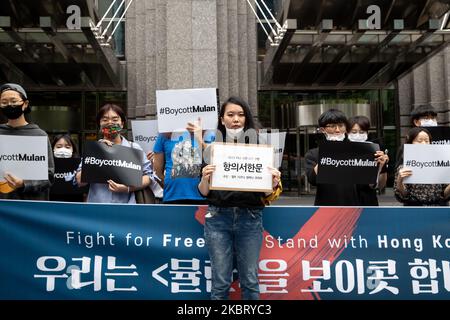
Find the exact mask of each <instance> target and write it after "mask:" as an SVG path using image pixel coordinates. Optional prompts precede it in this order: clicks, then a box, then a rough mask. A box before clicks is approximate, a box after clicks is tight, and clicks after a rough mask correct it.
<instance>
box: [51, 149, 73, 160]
mask: <svg viewBox="0 0 450 320" xmlns="http://www.w3.org/2000/svg"><path fill="white" fill-rule="evenodd" d="M53 155H54V156H55V158H71V157H72V150H71V149H68V148H57V149H55V150H54V151H53Z"/></svg>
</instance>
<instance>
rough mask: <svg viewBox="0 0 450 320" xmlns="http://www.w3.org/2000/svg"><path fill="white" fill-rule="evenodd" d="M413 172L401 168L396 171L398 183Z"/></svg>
mask: <svg viewBox="0 0 450 320" xmlns="http://www.w3.org/2000/svg"><path fill="white" fill-rule="evenodd" d="M412 174H413V172H412V170H411V169H410V168H401V169H400V170H398V176H399V178H400V182H401V181H403V179H404V178H406V177H410V176H412Z"/></svg>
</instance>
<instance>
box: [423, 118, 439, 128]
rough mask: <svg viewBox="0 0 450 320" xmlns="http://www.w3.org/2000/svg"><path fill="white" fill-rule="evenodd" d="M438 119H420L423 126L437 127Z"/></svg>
mask: <svg viewBox="0 0 450 320" xmlns="http://www.w3.org/2000/svg"><path fill="white" fill-rule="evenodd" d="M437 125H438V124H437V121H436V120H433V119H422V120H420V126H421V127H437Z"/></svg>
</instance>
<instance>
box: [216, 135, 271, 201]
mask: <svg viewBox="0 0 450 320" xmlns="http://www.w3.org/2000/svg"><path fill="white" fill-rule="evenodd" d="M211 147H212V153H211V163H212V164H214V165H215V166H216V170H215V171H214V173H213V175H212V177H211V185H210V189H211V190H229V191H232V190H238V191H251V192H272V175H271V174H270V171H269V169H268V167H273V158H274V156H273V148H272V146H268V145H246V144H224V143H213V144H212V146H211Z"/></svg>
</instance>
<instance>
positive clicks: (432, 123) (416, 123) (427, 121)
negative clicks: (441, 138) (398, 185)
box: [395, 104, 438, 168]
mask: <svg viewBox="0 0 450 320" xmlns="http://www.w3.org/2000/svg"><path fill="white" fill-rule="evenodd" d="M411 124H412V126H413V127H424V128H426V127H437V125H438V123H437V112H436V110H435V109H434V108H433V106H431V105H429V104H423V105H420V106H417V107H415V108H414V109H413V111H411ZM396 159H397V161H396V163H395V168H398V167H399V166H400V165H401V164H403V145H402V146H401V147H400V148H398V150H397V157H396Z"/></svg>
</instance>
